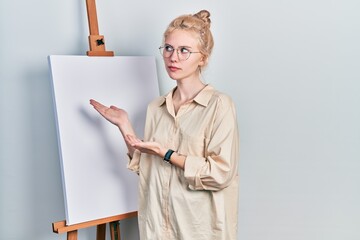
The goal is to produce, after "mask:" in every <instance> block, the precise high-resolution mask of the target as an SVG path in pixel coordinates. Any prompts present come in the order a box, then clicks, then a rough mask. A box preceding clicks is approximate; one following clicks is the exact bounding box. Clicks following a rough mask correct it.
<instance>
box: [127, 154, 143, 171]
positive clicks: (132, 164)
mask: <svg viewBox="0 0 360 240" xmlns="http://www.w3.org/2000/svg"><path fill="white" fill-rule="evenodd" d="M127 156H128V164H127V168H128V169H129V170H131V171H133V172H135V173H137V174H139V166H140V156H141V152H140V151H139V150H137V149H135V151H134V153H133V157H132V158H131V157H130V156H129V154H127Z"/></svg>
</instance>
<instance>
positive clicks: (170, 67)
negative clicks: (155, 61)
mask: <svg viewBox="0 0 360 240" xmlns="http://www.w3.org/2000/svg"><path fill="white" fill-rule="evenodd" d="M168 68H169V70H170V71H172V72H175V71H177V70H180V68H178V67H175V66H168Z"/></svg>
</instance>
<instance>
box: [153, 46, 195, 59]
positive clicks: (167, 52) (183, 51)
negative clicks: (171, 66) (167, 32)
mask: <svg viewBox="0 0 360 240" xmlns="http://www.w3.org/2000/svg"><path fill="white" fill-rule="evenodd" d="M159 50H160V54H161V55H162V56H163V57H164V58H169V57H171V56H172V55H173V53H174V51H175V50H176V53H177V55H178V58H179V60H180V61H186V60H188V59H189V57H190V55H191V54H192V53H200V52H191V51H189V49H187V48H186V47H179V48H177V49H175V48H174V47H173V46H171V45H168V44H165V45H164V46H161V47H159Z"/></svg>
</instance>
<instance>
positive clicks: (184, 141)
mask: <svg viewBox="0 0 360 240" xmlns="http://www.w3.org/2000/svg"><path fill="white" fill-rule="evenodd" d="M206 146H207V138H206V137H205V136H203V135H195V134H190V133H188V132H185V131H180V134H179V148H178V151H179V153H180V154H183V155H192V156H199V157H206Z"/></svg>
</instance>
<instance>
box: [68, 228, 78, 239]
mask: <svg viewBox="0 0 360 240" xmlns="http://www.w3.org/2000/svg"><path fill="white" fill-rule="evenodd" d="M66 239H67V240H77V230H74V231H71V232H67V238H66Z"/></svg>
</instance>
